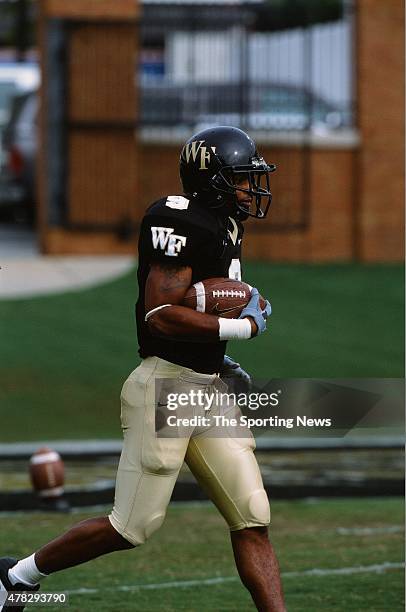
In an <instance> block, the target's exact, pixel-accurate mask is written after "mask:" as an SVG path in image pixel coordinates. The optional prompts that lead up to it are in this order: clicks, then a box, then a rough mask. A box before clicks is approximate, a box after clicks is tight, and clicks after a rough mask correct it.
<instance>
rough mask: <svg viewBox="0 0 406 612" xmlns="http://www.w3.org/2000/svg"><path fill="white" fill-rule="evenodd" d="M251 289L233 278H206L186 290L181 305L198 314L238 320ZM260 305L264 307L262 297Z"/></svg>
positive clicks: (248, 298) (249, 296)
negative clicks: (204, 313)
mask: <svg viewBox="0 0 406 612" xmlns="http://www.w3.org/2000/svg"><path fill="white" fill-rule="evenodd" d="M251 289H252V287H251V286H250V285H247V283H243V282H241V281H238V280H235V279H233V278H207V279H205V280H202V281H200V282H198V283H195V284H194V285H192V286H191V287H190V289H188V291H187V293H186V295H185V297H184V299H183V302H182V304H183V306H187V307H188V308H193V310H197V311H198V312H206V313H207V314H214V315H217V316H221V317H225V318H226V319H238V317H239V316H240V314H241V312H242V310H243V308H245V306H246V305H247V304H248V302H249V300H250V298H251ZM260 304H261V307H262V308H264V307H265V300H264V298H263V297H260Z"/></svg>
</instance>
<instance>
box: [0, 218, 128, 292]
mask: <svg viewBox="0 0 406 612" xmlns="http://www.w3.org/2000/svg"><path fill="white" fill-rule="evenodd" d="M133 265H134V258H133V257H129V256H85V257H82V256H78V255H76V256H42V255H40V254H39V253H38V249H37V245H36V242H35V236H34V234H33V233H32V232H29V231H27V230H24V229H20V228H8V227H7V228H3V227H0V266H1V269H0V300H1V299H12V298H27V297H36V296H41V295H47V294H55V293H64V292H66V291H72V290H79V289H83V288H86V287H93V286H95V285H99V284H101V283H104V282H107V281H110V280H113V279H115V278H117V277H119V276H122V275H123V274H125V273H126V272H128V271H129V270H130V269H131V267H132V266H133Z"/></svg>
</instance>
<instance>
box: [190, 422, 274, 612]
mask: <svg viewBox="0 0 406 612" xmlns="http://www.w3.org/2000/svg"><path fill="white" fill-rule="evenodd" d="M212 435H213V434H212ZM254 446H255V443H254V440H253V438H252V437H247V438H231V437H229V436H226V437H221V438H220V437H217V438H216V437H208V436H207V435H199V436H196V437H194V438H192V439H191V440H190V442H189V447H188V452H187V454H186V458H185V460H186V462H187V464H188V466H189V468H190V469H191V471H192V472H193V474H194V475H195V477H196V478H197V480H198V482H199V483H200V484H201V486H202V488H203V489H204V490H205V491H206V492H207V494H208V495H209V497H210V498H211V499H212V501H213V502H214V504H215V505H216V506H217V508H218V509H219V511H220V512H221V514H222V515H223V516H224V518H225V520H226V521H227V523H228V525H229V528H230V530H231V540H232V546H233V551H234V557H235V561H236V565H237V569H238V572H239V574H240V577H241V581H242V582H243V584H244V586H246V588H247V589H248V590H249V591H250V593H251V596H252V598H253V600H254V602H255V604H256V606H257V609H258V610H261V611H266V612H271V611H272V612H282V611H283V610H285V606H284V601H283V592H282V585H281V580H280V573H279V566H278V561H277V559H276V555H275V552H274V550H273V547H272V544H271V542H270V541H269V538H268V530H267V525H268V524H269V522H270V513H269V502H268V498H267V495H266V493H265V490H264V488H263V483H262V477H261V474H260V471H259V467H258V464H257V461H256V458H255V456H254V453H253V450H254Z"/></svg>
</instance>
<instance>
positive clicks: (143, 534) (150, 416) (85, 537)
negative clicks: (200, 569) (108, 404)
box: [9, 358, 188, 585]
mask: <svg viewBox="0 0 406 612" xmlns="http://www.w3.org/2000/svg"><path fill="white" fill-rule="evenodd" d="M161 361H162V360H158V359H156V358H153V359H148V360H145V361H144V362H143V363H142V364H141V366H139V367H138V368H137V369H136V370H135V371H134V372H133V373H132V374H131V375H130V376H129V378H128V379H127V381H126V382H125V383H124V386H123V391H122V397H121V400H122V413H121V418H122V428H123V431H124V445H123V451H122V454H121V458H120V464H119V468H118V472H117V481H116V496H115V504H114V508H113V511H112V513H111V515H110V516H109V517H100V518H96V519H89V520H87V521H83V522H81V523H78V524H77V525H74V526H73V527H72V528H71V529H70V530H69V531H68V532H66V533H65V534H63V535H61V536H60V537H58V538H56V539H55V540H53V541H52V542H49V543H48V544H46V545H45V546H43V547H42V548H41V549H39V550H38V551H37V552H36V553H35V554H34V555H31V556H30V557H27V558H26V559H23V560H21V561H20V562H18V564H17V565H16V566H14V567H13V568H12V569H11V570H10V571H9V575H10V578H11V581H12V583H14V582H22V583H26V584H28V585H30V584H35V583H36V582H39V581H40V580H41V578H43V577H44V575H46V574H49V573H52V572H56V571H59V570H62V569H66V568H68V567H72V566H74V565H79V564H81V563H84V562H86V561H89V560H91V559H94V558H96V557H98V556H100V555H103V554H106V553H110V552H114V551H117V550H124V549H128V548H133V547H134V546H137V545H140V544H142V543H144V542H145V540H146V539H147V538H148V536H149V535H150V534H151V533H152V532H153V531H155V530H156V529H158V527H159V526H160V525H161V524H162V522H163V520H164V517H165V512H166V508H167V505H168V503H169V500H170V497H171V494H172V490H173V487H174V484H175V482H176V478H177V475H178V472H179V469H180V467H181V465H182V463H183V459H184V455H185V452H186V448H187V444H188V440H187V439H184V438H182V439H179V438H174V439H162V440H161V439H159V438H156V437H155V380H156V378H165V376H167V375H170V376H175V375H176V370H174V371H172V370H171V369H170V368H169V366H168V367H167V366H166V365H165V364H166V362H164V365H162V363H161ZM179 369H180V368H179Z"/></svg>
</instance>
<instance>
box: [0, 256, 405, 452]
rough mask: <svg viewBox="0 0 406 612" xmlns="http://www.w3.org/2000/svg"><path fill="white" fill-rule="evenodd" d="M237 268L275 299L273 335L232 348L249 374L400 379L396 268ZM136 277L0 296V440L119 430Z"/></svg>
mask: <svg viewBox="0 0 406 612" xmlns="http://www.w3.org/2000/svg"><path fill="white" fill-rule="evenodd" d="M244 277H245V278H246V279H247V280H248V281H249V282H250V283H251V284H253V285H256V286H258V287H259V289H260V291H261V292H262V293H263V294H264V295H266V296H269V297H270V299H271V301H272V304H273V315H272V317H271V322H270V324H269V327H270V332H269V333H267V334H263V335H262V336H260V337H259V338H257V339H255V340H253V341H249V342H232V343H230V346H229V349H228V352H229V353H230V354H231V355H233V356H234V357H235V358H236V359H238V360H240V361H241V363H242V364H243V366H244V367H245V368H246V369H247V370H249V371H250V372H251V373H252V374H253V375H255V376H256V377H259V378H262V379H267V378H279V377H282V378H283V377H305V378H311V377H314V378H334V377H338V378H351V377H365V378H367V377H400V376H403V372H404V356H403V348H404V320H403V299H404V279H403V267H402V266H400V265H368V266H361V265H344V264H343V265H341V264H337V265H313V266H305V265H271V264H265V263H258V262H256V263H255V262H249V263H247V264H246V265H245V268H244ZM136 292H137V287H136V278H135V273H134V272H132V273H130V274H128V275H126V276H125V277H123V278H121V279H119V280H116V281H114V282H111V283H108V284H105V285H102V286H99V287H96V288H93V289H89V290H85V291H80V292H71V293H67V294H63V295H56V296H48V297H43V298H37V299H27V300H9V301H2V302H0V321H1V324H0V338H1V340H0V418H1V421H2V423H3V424H4V423H6V426H5V427H2V429H1V433H0V441H4V442H6V441H16V440H19V441H23V440H35V439H44V438H48V439H56V438H76V439H77V438H89V437H92V438H98V437H100V438H102V437H107V438H109V437H112V436H116V435H118V434H119V431H118V409H119V401H118V400H119V393H120V389H121V385H122V382H123V381H124V379H125V377H126V376H127V375H128V373H129V372H130V371H131V370H132V369H133V368H134V367H135V366H136V365H137V363H138V361H139V359H138V355H137V339H136V333H135V326H134V303H135V300H136Z"/></svg>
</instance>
